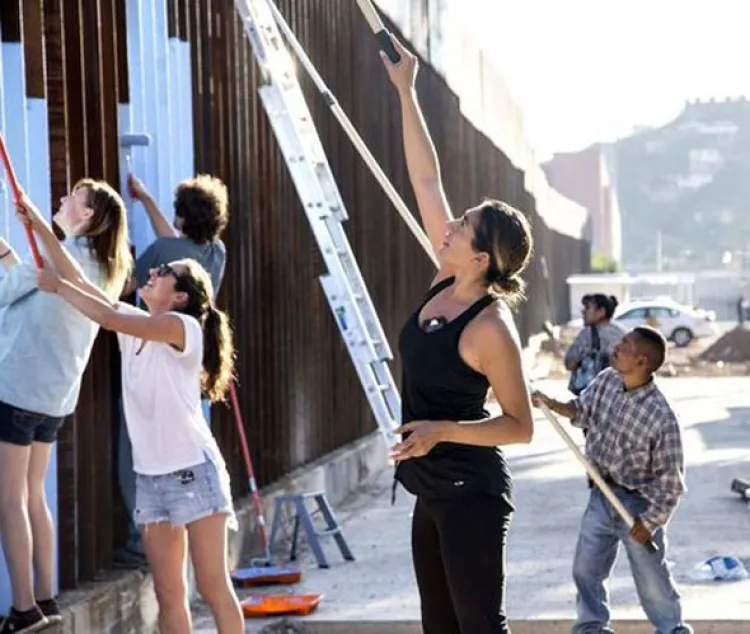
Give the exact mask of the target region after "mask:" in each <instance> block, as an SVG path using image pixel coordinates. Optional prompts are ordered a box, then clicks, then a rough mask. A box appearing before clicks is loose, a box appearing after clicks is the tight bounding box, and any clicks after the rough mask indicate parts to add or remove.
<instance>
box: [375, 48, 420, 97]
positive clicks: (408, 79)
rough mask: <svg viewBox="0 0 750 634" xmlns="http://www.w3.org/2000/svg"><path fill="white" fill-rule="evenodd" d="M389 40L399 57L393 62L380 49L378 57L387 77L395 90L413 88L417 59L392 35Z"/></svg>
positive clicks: (417, 66)
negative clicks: (396, 61) (381, 61)
mask: <svg viewBox="0 0 750 634" xmlns="http://www.w3.org/2000/svg"><path fill="white" fill-rule="evenodd" d="M391 40H392V41H393V46H394V47H395V48H396V51H398V54H399V55H400V56H401V59H400V60H399V61H398V63H396V64H394V63H393V62H391V60H389V59H388V56H387V55H386V54H385V53H384V52H383V51H380V58H381V59H382V60H383V64H384V65H385V69H386V71H387V72H388V77H389V78H390V80H391V83H392V84H393V85H394V86H395V87H396V90H398V91H399V92H408V91H410V90H412V89H413V88H414V82H415V81H416V79H417V72H418V71H419V60H418V59H417V57H416V55H412V54H411V53H410V52H409V51H407V50H406V49H405V48H404V47H403V45H402V44H401V42H399V41H398V40H397V39H396V38H395V37H394V36H393V35H391Z"/></svg>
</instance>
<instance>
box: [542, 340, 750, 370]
mask: <svg viewBox="0 0 750 634" xmlns="http://www.w3.org/2000/svg"><path fill="white" fill-rule="evenodd" d="M574 336H575V333H574V332H573V331H570V330H562V332H561V333H560V340H559V342H553V341H552V340H548V341H545V342H544V343H543V344H542V350H541V352H540V354H539V362H540V363H544V364H546V365H548V367H549V378H558V379H564V378H567V377H568V376H569V372H568V371H567V370H566V369H565V366H564V365H563V361H562V360H563V355H564V354H565V350H567V349H568V346H569V345H570V344H571V343H572V341H573V338H574ZM658 374H659V375H660V376H670V377H678V376H679V377H722V376H748V375H750V329H748V328H733V329H731V330H729V331H728V332H726V333H724V334H722V335H720V336H718V337H712V338H708V339H698V340H693V341H692V342H691V343H690V345H688V346H686V347H685V348H678V347H676V346H675V345H674V344H673V343H671V342H670V343H669V352H668V355H667V362H666V363H665V364H664V366H663V367H662V369H661V370H660V371H659V373H658Z"/></svg>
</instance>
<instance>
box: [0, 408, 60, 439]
mask: <svg viewBox="0 0 750 634" xmlns="http://www.w3.org/2000/svg"><path fill="white" fill-rule="evenodd" d="M64 420H65V418H64V417H61V416H47V415H46V414H36V413H34V412H27V411H26V410H25V409H20V408H18V407H13V406H12V405H8V404H7V403H3V402H2V401H0V442H5V443H10V444H11V445H19V446H21V447H28V446H29V445H30V444H31V443H33V442H43V443H48V444H51V443H53V442H55V441H56V440H57V432H58V430H59V429H60V427H62V424H63V421H64Z"/></svg>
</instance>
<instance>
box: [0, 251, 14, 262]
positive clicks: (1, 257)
mask: <svg viewBox="0 0 750 634" xmlns="http://www.w3.org/2000/svg"><path fill="white" fill-rule="evenodd" d="M11 253H13V249H8V250H7V251H6V252H5V253H3V254H2V255H0V260H2V259H3V258H7V257H8V256H9V255H10V254H11Z"/></svg>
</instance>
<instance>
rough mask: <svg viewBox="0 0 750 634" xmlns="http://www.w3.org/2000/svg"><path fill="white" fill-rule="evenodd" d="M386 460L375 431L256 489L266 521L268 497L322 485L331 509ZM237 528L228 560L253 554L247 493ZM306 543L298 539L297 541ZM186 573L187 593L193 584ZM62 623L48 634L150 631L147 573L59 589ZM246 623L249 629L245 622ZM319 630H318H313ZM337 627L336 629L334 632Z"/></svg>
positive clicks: (153, 614) (152, 604)
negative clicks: (69, 588)
mask: <svg viewBox="0 0 750 634" xmlns="http://www.w3.org/2000/svg"><path fill="white" fill-rule="evenodd" d="M386 464H387V453H386V449H385V445H384V443H383V442H382V440H381V438H380V433H379V432H377V431H376V432H373V433H372V434H370V435H368V436H366V437H364V438H362V439H360V440H357V441H355V442H353V443H350V444H349V445H346V446H345V447H342V448H340V449H338V450H336V451H334V452H332V453H330V454H328V455H327V456H324V457H323V458H321V459H319V460H317V461H315V462H313V463H311V464H309V465H306V466H305V467H302V468H300V469H298V470H296V471H294V472H293V473H290V474H289V475H287V476H286V477H284V478H283V479H282V480H280V481H279V482H277V483H275V484H273V485H272V486H270V487H268V488H266V489H264V490H263V491H261V497H262V500H263V505H264V508H265V510H266V516H267V517H266V519H267V521H268V522H269V523H270V522H271V520H272V518H273V517H272V516H273V507H274V503H273V500H274V499H275V498H276V497H277V496H279V495H282V494H285V493H291V492H299V491H314V490H319V489H325V490H326V492H327V494H328V499H329V501H330V502H331V505H332V506H333V507H334V509H335V508H336V507H337V506H339V505H340V504H341V502H342V501H343V500H345V499H346V498H347V497H349V496H350V495H351V494H352V493H354V492H355V491H356V490H357V489H358V488H360V487H361V486H363V485H364V484H366V483H367V482H368V481H369V480H371V479H372V478H373V477H374V476H375V475H377V474H378V473H379V472H382V470H383V467H384V465H386ZM235 504H236V506H237V518H238V520H239V524H240V529H239V530H238V531H237V532H236V533H232V534H231V535H230V561H231V563H232V565H236V564H237V563H238V561H239V559H240V555H241V553H243V552H245V553H248V552H252V553H257V552H259V551H258V549H257V543H256V541H257V533H256V530H255V526H256V522H255V512H254V510H253V509H252V505H251V503H250V499H249V497H244V498H241V499H239V500H236V501H235ZM301 545H302V546H306V544H305V542H304V540H303V542H302V544H301ZM189 574H190V592H191V597H192V598H195V584H194V582H193V579H192V571H189ZM60 607H61V611H62V613H63V622H62V623H61V624H59V625H56V626H53V627H50V628H48V629H46V630H45V632H50V634H89V633H93V632H96V634H134V633H136V632H137V633H138V634H153V633H155V632H156V626H157V617H158V608H157V604H156V597H155V595H154V587H153V580H152V578H151V576H150V575H144V574H142V573H140V572H135V571H123V572H119V571H113V572H111V573H107V574H106V575H105V576H103V578H102V579H101V580H100V581H97V582H94V583H90V584H85V585H84V586H82V587H81V588H79V589H77V590H75V591H72V592H65V593H63V595H62V596H61V597H60ZM249 627H253V625H252V624H250V622H249ZM317 631H320V630H317ZM339 631H341V630H339Z"/></svg>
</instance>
